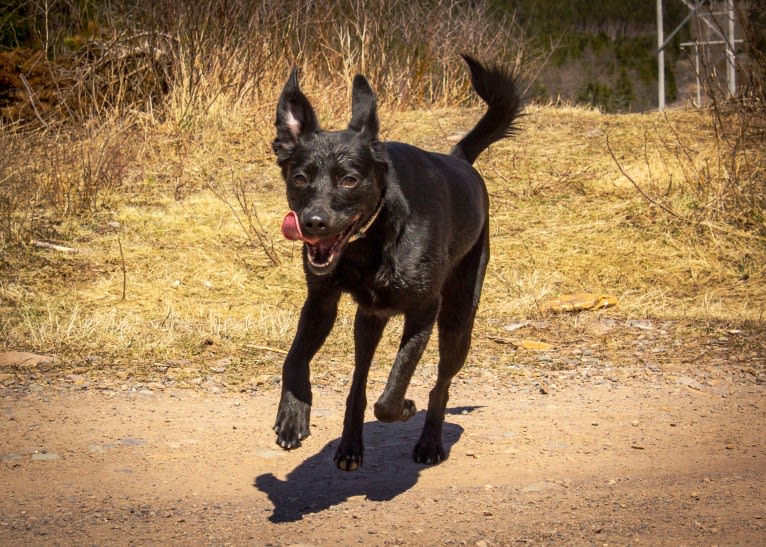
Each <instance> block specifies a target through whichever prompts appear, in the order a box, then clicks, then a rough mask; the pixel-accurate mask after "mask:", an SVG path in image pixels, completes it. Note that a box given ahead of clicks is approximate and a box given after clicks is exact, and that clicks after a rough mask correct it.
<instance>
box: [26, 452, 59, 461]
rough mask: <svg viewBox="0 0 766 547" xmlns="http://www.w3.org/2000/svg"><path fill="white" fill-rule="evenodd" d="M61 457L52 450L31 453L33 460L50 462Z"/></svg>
mask: <svg viewBox="0 0 766 547" xmlns="http://www.w3.org/2000/svg"><path fill="white" fill-rule="evenodd" d="M59 459H61V456H59V455H58V454H55V453H53V452H41V453H39V454H32V461H33V462H52V461H55V460H59Z"/></svg>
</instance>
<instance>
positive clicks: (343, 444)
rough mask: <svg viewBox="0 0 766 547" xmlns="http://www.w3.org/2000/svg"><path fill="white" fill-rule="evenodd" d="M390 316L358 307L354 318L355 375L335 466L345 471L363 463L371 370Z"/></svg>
mask: <svg viewBox="0 0 766 547" xmlns="http://www.w3.org/2000/svg"><path fill="white" fill-rule="evenodd" d="M386 323H388V317H386V316H383V315H374V314H369V313H366V312H364V311H363V310H362V309H361V308H359V309H357V310H356V319H355V320H354V354H355V355H354V378H353V380H352V382H351V391H350V392H349V394H348V399H347V400H346V416H345V418H344V420H343V435H342V436H341V439H340V445H338V449H337V450H336V451H335V457H334V458H333V460H334V461H335V465H337V466H338V468H339V469H342V470H344V471H353V470H355V469H357V468H358V467H360V466H361V465H362V456H363V454H364V440H363V438H362V432H363V429H364V410H365V408H366V407H367V373H368V372H369V371H370V364H371V363H372V357H373V355H374V354H375V349H376V348H377V347H378V343H379V342H380V338H381V336H382V335H383V329H384V328H385V326H386Z"/></svg>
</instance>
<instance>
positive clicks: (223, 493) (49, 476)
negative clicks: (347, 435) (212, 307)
mask: <svg viewBox="0 0 766 547" xmlns="http://www.w3.org/2000/svg"><path fill="white" fill-rule="evenodd" d="M703 353H704V352H703ZM752 355H755V354H752ZM740 357H742V356H740ZM744 357H747V355H744ZM756 358H757V359H760V361H759V363H760V364H761V365H762V364H763V363H762V355H760V354H759V355H757V356H756ZM431 370H432V369H431ZM711 371H713V372H711ZM384 374H385V370H384V369H382V368H381V369H378V370H376V372H375V374H374V375H373V377H372V379H371V385H370V397H371V398H372V397H374V396H375V395H376V394H377V393H378V392H379V391H380V389H381V388H382V386H383V382H384ZM44 380H45V379H44V378H43V377H40V376H38V377H37V381H33V382H27V383H24V384H23V385H22V384H13V385H10V384H9V385H6V387H5V388H4V390H3V391H2V398H0V458H1V459H2V461H1V462H0V484H2V485H3V488H2V490H3V494H2V496H1V497H0V544H2V545H40V544H61V545H68V544H71V545H84V544H100V545H102V544H140V545H159V544H162V545H168V544H177V545H194V544H213V545H219V544H220V545H223V544H251V545H263V544H273V545H290V544H314V545H335V544H343V545H350V544H371V545H393V544H407V545H425V544H467V545H508V544H515V543H545V544H550V543H554V544H561V543H564V544H598V545H604V544H614V543H616V544H634V543H641V544H672V545H677V544H694V545H697V544H765V543H766V501H765V500H766V487H764V478H766V477H765V476H764V474H765V472H766V428H764V423H765V420H764V418H766V402H765V401H764V385H763V382H762V381H761V377H760V376H758V375H755V376H754V375H753V374H752V373H743V372H742V362H741V361H738V360H736V359H733V360H732V361H730V362H729V364H728V365H725V366H716V367H714V368H712V367H711V366H710V364H709V363H707V362H705V361H704V359H703V360H702V361H698V362H689V363H688V365H687V366H686V368H685V369H680V368H678V367H675V368H674V369H673V370H668V369H667V368H663V367H662V366H657V365H650V366H649V367H625V368H614V367H610V366H608V365H606V364H604V363H600V364H599V363H597V364H595V365H593V364H591V366H589V367H586V368H583V367H580V368H577V369H575V370H562V371H558V372H556V371H549V372H546V373H545V374H521V373H519V372H518V370H517V369H516V368H514V367H510V368H508V369H499V368H481V367H478V366H471V367H468V368H467V369H466V370H465V371H464V373H463V374H462V375H461V377H460V379H459V380H458V381H457V382H456V383H455V385H454V388H453V391H452V397H451V400H450V413H449V415H448V417H447V424H446V430H445V437H446V441H447V444H448V446H449V452H450V454H449V458H448V460H447V461H446V462H444V463H442V464H441V465H439V466H436V467H424V466H421V465H415V464H414V463H412V462H411V461H410V459H409V452H410V450H411V448H412V445H413V444H414V442H415V440H416V438H417V434H418V432H419V428H420V427H421V425H422V419H423V415H422V413H420V414H418V416H417V417H416V418H414V419H413V420H411V421H410V422H408V423H404V424H394V425H384V424H379V423H377V422H375V421H374V419H373V418H372V416H371V414H368V416H369V417H368V420H369V421H368V423H367V424H366V430H365V435H366V441H367V445H366V446H367V449H366V454H365V465H364V467H363V468H362V470H360V471H359V472H356V473H343V472H340V471H338V470H336V469H335V468H334V467H333V464H332V454H333V451H334V448H335V446H336V444H337V442H338V436H339V434H340V430H341V421H342V409H343V404H344V400H345V395H346V389H347V386H346V385H345V383H346V379H345V377H343V378H340V377H336V376H333V375H326V376H325V379H324V380H321V381H319V382H318V385H317V386H316V388H315V406H314V411H313V414H312V424H313V425H312V436H311V437H310V438H309V439H308V440H307V441H306V442H305V444H304V446H303V447H302V448H300V449H299V450H296V451H293V452H289V453H288V452H283V451H282V450H280V449H279V448H278V447H277V446H276V444H274V435H273V432H272V431H271V429H270V427H271V425H272V422H273V416H274V412H275V405H276V402H277V398H278V386H277V385H267V386H260V387H259V389H258V390H255V391H251V392H244V393H230V392H226V391H225V390H224V391H222V392H220V393H214V392H210V390H207V391H203V390H201V389H198V390H189V389H177V388H173V387H164V386H159V385H155V386H154V388H151V387H147V386H141V385H138V384H134V385H129V384H130V382H127V383H125V382H123V383H122V386H121V387H114V386H113V385H107V386H104V385H99V384H98V382H97V381H92V382H91V381H82V379H78V378H72V377H65V378H61V379H57V380H49V381H44ZM6 383H7V382H6ZM430 383H431V378H430V376H429V367H428V366H426V367H425V369H424V371H423V373H418V375H417V376H416V378H415V381H414V385H413V386H412V388H411V392H410V393H411V395H413V396H414V399H415V400H416V402H417V403H418V404H419V405H420V407H423V405H424V402H425V401H426V395H427V390H428V387H429V386H430Z"/></svg>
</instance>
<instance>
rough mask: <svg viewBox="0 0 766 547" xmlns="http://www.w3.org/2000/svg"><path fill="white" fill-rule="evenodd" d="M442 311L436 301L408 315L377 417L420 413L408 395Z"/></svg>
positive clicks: (389, 419)
mask: <svg viewBox="0 0 766 547" xmlns="http://www.w3.org/2000/svg"><path fill="white" fill-rule="evenodd" d="M438 312H439V301H436V302H432V303H429V304H427V305H426V306H423V307H421V308H418V309H417V310H416V311H414V312H408V313H407V314H405V317H404V333H403V334H402V342H401V345H400V346H399V351H398V352H397V354H396V359H395V360H394V366H393V367H391V372H390V374H389V375H388V382H386V387H385V389H384V390H383V394H382V395H381V396H380V398H379V399H378V401H377V402H376V403H375V407H374V408H375V417H376V418H377V419H378V420H380V421H381V422H395V421H406V420H409V419H410V418H412V417H413V416H414V415H415V413H416V412H417V409H416V408H415V403H414V402H413V401H412V400H410V399H405V398H404V396H405V394H406V393H407V388H408V387H409V385H410V380H411V379H412V374H413V373H414V372H415V367H416V366H417V364H418V361H420V357H421V356H422V355H423V351H424V350H425V349H426V345H427V344H428V339H429V337H430V336H431V331H432V330H433V328H434V322H435V321H436V314H437V313H438Z"/></svg>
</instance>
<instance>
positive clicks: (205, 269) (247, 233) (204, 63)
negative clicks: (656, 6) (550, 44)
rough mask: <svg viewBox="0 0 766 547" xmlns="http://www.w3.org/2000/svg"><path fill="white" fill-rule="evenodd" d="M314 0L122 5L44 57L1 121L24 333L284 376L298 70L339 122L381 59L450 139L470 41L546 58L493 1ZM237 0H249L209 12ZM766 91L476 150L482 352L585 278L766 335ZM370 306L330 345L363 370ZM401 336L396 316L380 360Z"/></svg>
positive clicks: (294, 262) (143, 365)
mask: <svg viewBox="0 0 766 547" xmlns="http://www.w3.org/2000/svg"><path fill="white" fill-rule="evenodd" d="M295 4H296V3H289V7H290V9H288V7H286V6H283V7H282V8H274V9H267V10H266V11H263V10H264V9H265V8H263V7H262V6H261V7H259V6H258V5H257V4H254V3H246V2H236V1H235V2H218V1H217V0H209V1H208V2H200V3H197V4H194V5H191V4H190V5H189V7H188V8H183V9H182V8H180V7H177V6H179V4H178V3H171V2H159V3H154V4H146V6H149V7H147V10H148V11H146V12H143V11H142V12H136V13H133V14H131V17H129V18H120V17H121V16H124V15H125V14H112V13H105V14H102V15H103V17H104V21H106V23H107V24H105V25H104V26H102V27H98V26H93V25H88V29H89V30H88V33H89V34H88V36H86V37H84V38H83V37H82V36H81V37H80V38H82V41H81V42H78V43H79V44H80V45H79V46H78V48H79V49H77V50H76V55H75V56H74V57H71V56H70V57H65V56H63V54H61V53H60V52H59V53H56V55H54V60H53V62H52V63H51V64H50V65H45V67H44V69H41V68H40V66H41V65H39V63H44V62H45V61H44V59H43V58H42V57H41V56H39V55H38V56H37V57H35V59H37V61H36V62H35V63H33V64H34V65H35V67H36V68H35V72H34V74H35V78H36V79H34V81H33V82H32V83H34V84H35V86H36V89H31V91H32V92H33V93H27V94H26V95H24V94H23V93H22V95H21V96H22V97H24V98H25V99H24V101H26V102H23V103H21V105H20V107H19V108H18V109H16V110H13V111H10V110H5V111H3V113H2V116H3V118H4V119H5V120H6V122H4V123H6V125H4V126H2V127H0V148H1V149H3V150H4V151H5V152H6V153H5V154H3V155H0V349H17V350H29V351H38V352H49V353H54V354H56V355H59V356H61V357H63V358H64V359H63V360H62V363H63V364H64V367H65V369H70V367H71V366H73V364H75V365H78V366H80V367H82V368H83V369H85V370H90V369H108V368H110V367H112V366H118V367H122V368H124V369H127V370H128V371H130V373H133V374H137V375H142V376H146V377H152V375H153V374H154V371H155V369H156V366H155V365H156V364H158V363H159V364H160V365H162V366H166V364H167V363H169V362H172V363H175V364H176V365H178V366H179V367H181V369H183V370H186V369H189V370H188V375H191V376H193V375H195V374H197V372H196V371H197V370H199V369H200V368H201V369H205V368H209V367H210V366H212V365H211V364H212V363H215V361H216V359H220V358H223V357H226V358H230V359H233V362H234V363H235V364H236V365H241V366H232V367H230V368H227V371H228V372H227V374H229V375H230V378H229V380H230V381H231V382H233V383H237V382H241V381H243V380H247V379H248V378H250V379H252V378H253V377H254V376H257V375H258V373H259V371H273V370H275V369H276V367H278V365H279V363H280V362H281V359H282V358H283V354H284V352H285V351H286V350H287V348H288V347H289V344H290V341H291V338H292V335H293V332H294V328H295V325H296V323H297V317H298V313H299V310H300V306H301V304H302V300H303V297H304V286H303V277H302V268H301V264H300V247H299V246H298V245H297V244H295V243H290V242H288V241H286V240H284V239H283V238H282V237H281V236H280V234H279V226H280V222H281V219H282V217H283V215H284V213H285V208H286V204H285V199H284V191H283V183H282V181H281V178H280V175H279V172H278V170H277V168H276V166H275V164H274V159H273V157H272V153H271V149H270V142H271V139H272V138H273V131H274V129H273V110H274V103H275V101H276V98H277V95H278V93H279V89H280V86H281V85H282V84H283V81H284V78H285V75H286V74H287V70H288V68H289V66H290V65H291V64H293V63H297V64H300V65H301V66H302V67H303V68H304V71H303V75H302V83H303V87H304V89H305V90H306V92H307V94H308V95H309V96H310V97H311V98H312V99H313V101H314V104H315V106H316V107H317V110H318V113H319V115H320V119H321V120H322V122H323V125H325V126H326V127H330V128H332V127H334V128H339V127H344V126H345V125H346V123H347V119H348V114H347V113H348V97H349V82H350V79H351V77H352V76H353V74H354V73H355V72H357V71H360V72H364V73H366V74H367V75H368V76H369V78H370V81H371V83H372V84H373V86H374V88H375V89H376V91H378V93H379V95H380V98H381V104H382V109H381V121H382V127H383V131H382V134H383V137H384V138H385V139H389V140H404V141H407V142H411V143H414V144H416V145H419V146H422V147H424V148H426V149H430V150H436V151H447V150H449V148H450V147H451V142H454V137H455V136H456V135H458V134H460V133H462V132H464V131H466V130H467V129H469V128H470V127H472V125H473V124H474V123H475V122H476V120H477V119H478V118H479V116H480V115H481V111H480V110H478V109H477V108H476V103H475V99H473V98H471V97H473V94H471V93H470V92H469V91H468V80H467V73H466V72H467V71H466V70H465V68H464V67H463V66H462V64H461V62H460V60H459V57H458V55H457V53H458V52H459V51H469V52H472V53H474V54H476V55H477V56H479V57H480V58H486V59H493V60H504V62H506V63H510V64H513V63H515V62H517V61H520V60H525V63H526V64H525V65H524V66H525V67H527V70H531V71H532V72H533V71H534V69H535V66H539V65H536V64H535V59H534V58H535V57H536V54H535V53H534V52H530V51H529V50H528V49H526V44H525V43H524V39H523V32H521V29H518V27H517V26H514V25H513V24H511V23H512V21H511V20H510V19H506V22H507V23H508V24H507V25H506V26H502V25H500V26H497V24H498V19H495V17H494V15H493V14H492V13H491V12H490V11H489V10H488V7H487V6H488V4H486V3H483V2H478V3H477V2H473V3H470V4H464V3H457V4H456V3H454V2H451V1H450V0H434V2H431V3H428V4H422V5H421V4H419V3H414V4H412V3H411V4H407V3H388V2H383V1H382V0H381V2H380V6H382V7H386V9H389V10H394V12H395V13H394V12H391V13H390V14H389V17H388V18H386V17H377V18H372V17H366V16H364V14H363V13H361V12H360V9H361V7H362V6H363V4H364V3H362V2H359V1H357V0H347V1H345V2H344V3H338V2H326V3H325V2H310V3H308V2H307V3H301V2H298V4H300V5H302V6H304V8H305V9H303V10H300V9H298V10H295V9H292V8H294V7H295ZM214 6H218V7H221V9H223V8H226V9H228V10H233V11H232V12H226V13H227V14H228V15H230V17H228V16H227V17H223V18H219V19H215V18H211V14H212V13H218V12H216V11H215V10H213V9H211V7H214ZM309 6H311V9H309ZM380 6H379V7H380ZM171 8H172V9H171ZM381 9H382V8H381ZM465 9H472V10H473V11H471V12H470V13H465V12H464V11H461V10H465ZM259 10H260V11H259ZM445 13H447V14H451V18H450V17H445V16H444V14H445ZM168 14H169V15H168ZM320 15H321V16H323V17H325V18H327V20H330V19H332V18H334V19H332V20H333V21H334V23H335V24H333V25H329V24H316V23H317V17H319V16H320ZM397 18H398V19H397ZM320 19H321V18H320ZM322 20H324V19H322ZM394 20H400V21H401V22H402V24H385V23H391V22H392V21H394ZM499 21H501V22H502V18H501V19H499ZM126 22H127V23H130V24H131V25H133V26H132V27H131V26H130V25H128V26H126V24H127V23H126ZM320 22H321V21H320ZM142 25H143V26H142ZM286 37H289V39H287V38H286ZM413 44H415V45H413ZM508 44H512V47H508ZM54 46H55V44H46V49H47V50H48V51H54V52H56V48H55V47H54ZM530 58H532V59H531V61H530ZM538 58H539V57H538ZM30 70H31V69H30ZM46 75H47V76H46ZM136 75H140V78H139V77H133V76H136ZM46 78H48V79H47V80H46ZM43 82H47V84H45V83H43ZM42 88H45V90H46V94H43V93H41V92H39V91H40V89H42ZM48 92H52V94H51V93H48ZM24 93H26V91H25V92H24ZM43 97H46V100H45V102H44V103H43V102H40V101H41V100H42V98H43ZM748 108H750V106H748ZM753 109H754V110H753ZM751 110H753V112H754V113H753V112H750V111H748V110H747V109H745V108H729V107H728V105H716V108H715V109H714V110H713V111H712V112H711V111H691V110H689V111H687V110H678V111H674V112H670V113H668V114H667V115H660V114H656V113H652V114H645V115H639V114H630V115H605V114H602V113H600V112H598V111H596V110H591V109H584V108H576V107H567V106H559V107H552V106H536V105H535V106H530V107H529V108H528V109H527V115H526V117H525V118H523V120H522V131H521V132H520V133H519V134H518V136H517V137H516V138H514V139H512V140H508V141H504V142H502V143H499V144H497V145H495V146H493V147H492V148H491V149H490V150H489V151H488V152H486V153H485V154H484V155H483V156H482V157H481V158H480V159H479V161H478V163H477V167H478V169H479V170H480V171H481V172H482V174H483V175H484V177H485V179H486V181H487V184H488V186H489V190H490V194H491V198H492V200H491V214H492V220H491V222H492V225H491V227H492V260H491V263H490V268H489V271H488V275H487V280H486V284H485V291H484V295H483V300H482V306H481V308H480V313H479V316H478V319H477V329H476V335H475V337H474V339H475V343H474V345H475V347H476V348H478V350H479V351H480V352H483V354H484V355H489V356H492V355H495V354H497V353H498V352H503V351H505V350H504V349H502V347H500V346H496V345H495V343H494V342H492V340H494V339H496V338H498V337H501V338H502V337H504V336H505V333H506V331H505V330H504V329H503V326H504V325H507V324H508V323H511V322H517V321H519V320H524V319H540V318H544V317H546V313H547V312H545V311H544V303H545V302H546V301H547V300H549V299H552V298H554V297H557V296H560V295H562V294H566V293H575V292H595V293H601V294H607V295H612V296H614V297H616V298H617V299H618V300H619V305H618V306H617V307H616V308H610V309H608V310H605V311H600V312H598V314H599V316H600V315H609V316H612V317H616V318H645V317H651V318H660V319H673V320H682V321H689V322H690V323H691V324H693V325H704V324H706V323H707V322H714V321H717V322H725V323H727V324H731V325H735V326H742V325H757V326H758V327H759V328H762V325H763V320H764V311H765V310H766V278H765V275H764V274H765V273H766V272H764V269H765V268H766V266H764V265H766V223H765V222H764V220H765V216H764V210H766V203H765V202H764V197H763V196H765V195H766V191H764V180H765V177H764V170H765V167H764V166H766V154H764V152H763V150H764V147H763V134H764V133H763V127H764V123H763V122H764V119H766V117H765V116H764V111H763V108H762V105H760V106H759V105H758V104H755V105H754V106H753V107H752V109H751ZM9 112H11V113H10V114H9ZM9 116H11V117H13V116H16V118H14V119H12V120H11V121H10V122H8V120H9V119H10V118H9ZM73 122H74V123H73ZM33 241H43V242H45V243H53V244H58V245H61V246H64V247H69V248H72V249H75V250H76V252H63V251H56V250H53V249H51V248H44V247H39V246H35V245H34V244H33ZM352 318H353V304H352V303H351V302H350V301H348V300H344V301H343V304H342V309H341V313H340V315H339V319H338V324H337V327H336V330H335V332H334V333H333V343H332V344H328V346H326V347H325V348H324V349H323V350H322V353H321V355H320V356H319V357H318V359H317V360H318V361H319V362H327V363H331V364H333V365H334V366H346V367H347V366H349V364H350V363H349V359H350V356H351V355H352V351H351V349H350V347H351V340H352V337H351V333H350V331H351V324H352ZM574 320H576V319H574ZM400 334H401V322H400V321H393V322H392V325H391V327H390V328H389V330H388V331H387V335H386V338H385V339H384V343H383V346H382V348H381V352H380V355H381V359H380V360H379V362H380V363H381V364H385V363H386V362H387V361H388V360H389V358H390V357H392V355H393V353H394V351H395V349H396V347H397V345H398V336H399V335H400ZM434 358H435V357H434V354H433V349H429V352H428V353H427V355H426V357H425V359H426V361H429V360H431V361H432V360H433V359H434ZM490 360H491V359H490Z"/></svg>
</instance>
